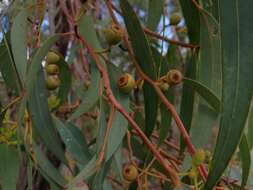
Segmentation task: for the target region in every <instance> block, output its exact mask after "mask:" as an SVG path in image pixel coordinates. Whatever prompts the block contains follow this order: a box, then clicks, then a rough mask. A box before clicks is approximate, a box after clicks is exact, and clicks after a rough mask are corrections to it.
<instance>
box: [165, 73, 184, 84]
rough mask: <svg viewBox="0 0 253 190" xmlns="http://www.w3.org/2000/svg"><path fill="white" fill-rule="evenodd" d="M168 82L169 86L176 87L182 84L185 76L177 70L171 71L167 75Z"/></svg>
mask: <svg viewBox="0 0 253 190" xmlns="http://www.w3.org/2000/svg"><path fill="white" fill-rule="evenodd" d="M166 80H167V82H168V84H169V85H176V84H179V83H180V82H182V80H183V75H182V73H181V72H180V71H178V70H176V69H171V70H170V71H169V72H168V73H167V79H166Z"/></svg>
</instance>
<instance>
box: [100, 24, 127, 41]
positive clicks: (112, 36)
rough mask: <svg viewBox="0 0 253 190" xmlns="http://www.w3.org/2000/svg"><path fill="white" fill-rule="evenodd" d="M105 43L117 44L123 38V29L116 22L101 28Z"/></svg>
mask: <svg viewBox="0 0 253 190" xmlns="http://www.w3.org/2000/svg"><path fill="white" fill-rule="evenodd" d="M103 33H104V36H105V39H106V41H107V43H108V44H109V45H110V46H112V45H116V44H118V43H119V42H120V41H121V40H122V38H123V30H122V28H121V27H120V26H118V25H116V24H112V25H110V26H109V27H108V28H106V29H104V30H103Z"/></svg>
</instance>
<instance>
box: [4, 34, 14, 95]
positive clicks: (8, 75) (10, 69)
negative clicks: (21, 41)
mask: <svg viewBox="0 0 253 190" xmlns="http://www.w3.org/2000/svg"><path fill="white" fill-rule="evenodd" d="M0 59H1V62H0V71H1V74H2V77H3V79H4V81H5V83H6V86H7V88H8V89H10V90H12V91H13V92H15V93H17V92H18V90H19V83H18V80H19V79H18V75H17V72H16V68H15V64H14V62H13V60H12V54H11V50H10V45H9V40H8V34H6V35H5V36H4V39H3V42H2V43H1V44H0Z"/></svg>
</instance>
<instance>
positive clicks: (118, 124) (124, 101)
mask: <svg viewBox="0 0 253 190" xmlns="http://www.w3.org/2000/svg"><path fill="white" fill-rule="evenodd" d="M108 71H109V76H110V84H111V89H112V91H113V94H114V96H115V98H116V99H117V100H118V102H119V103H120V104H121V105H122V106H123V108H124V109H125V110H126V111H127V112H129V111H130V109H129V104H130V101H129V96H128V95H126V94H122V93H120V91H119V88H118V86H117V81H118V79H119V77H120V75H121V72H120V71H119V69H118V68H116V67H114V66H113V65H110V66H108ZM127 126H128V122H127V120H126V119H125V117H124V116H122V114H121V113H119V112H118V111H117V112H116V113H115V116H114V119H113V122H112V128H111V131H110V135H109V139H108V146H107V150H106V157H105V160H106V161H108V160H109V159H110V158H111V157H112V155H113V154H114V153H115V152H116V151H117V149H118V148H119V146H120V144H121V143H122V141H123V138H124V136H125V134H126V131H127Z"/></svg>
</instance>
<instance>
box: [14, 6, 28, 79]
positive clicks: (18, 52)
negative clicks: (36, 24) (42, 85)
mask: <svg viewBox="0 0 253 190" xmlns="http://www.w3.org/2000/svg"><path fill="white" fill-rule="evenodd" d="M26 22H27V9H23V10H21V11H20V12H19V14H18V15H17V16H16V17H15V19H14V23H13V26H12V29H11V48H12V52H13V57H14V61H15V65H16V68H17V71H18V74H19V77H20V79H21V81H22V82H23V83H24V82H25V78H26V66H27V49H26V47H27V46H26V41H27V40H26V37H27V36H26V35H27V32H26V30H27V26H26Z"/></svg>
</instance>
